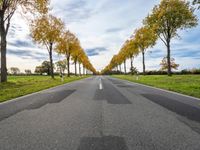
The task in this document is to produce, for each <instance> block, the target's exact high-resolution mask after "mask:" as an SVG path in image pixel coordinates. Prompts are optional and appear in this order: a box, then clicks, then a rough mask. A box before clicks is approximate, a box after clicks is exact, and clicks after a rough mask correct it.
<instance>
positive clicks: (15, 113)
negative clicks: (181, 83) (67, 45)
mask: <svg viewBox="0 0 200 150" xmlns="http://www.w3.org/2000/svg"><path fill="white" fill-rule="evenodd" d="M0 150H200V100H198V99H195V98H190V97H186V96H182V95H179V94H174V93H171V92H166V91H163V90H159V89H154V88H150V87H146V86H143V85H139V84H135V83H130V82H128V81H122V80H118V79H113V78H110V77H98V76H97V77H91V78H87V79H84V80H80V81H76V82H73V83H69V84H66V85H63V86H59V87H56V88H52V89H49V90H45V91H42V92H39V93H36V94H32V95H29V96H25V97H22V98H18V99H15V100H12V101H9V102H6V103H2V104H0Z"/></svg>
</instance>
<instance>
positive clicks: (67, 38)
mask: <svg viewBox="0 0 200 150" xmlns="http://www.w3.org/2000/svg"><path fill="white" fill-rule="evenodd" d="M77 43H78V39H77V38H76V36H75V35H74V34H73V33H71V32H70V31H66V32H64V33H63V34H62V35H61V37H60V38H59V40H58V43H57V45H56V51H57V52H58V53H60V54H64V55H65V56H66V59H67V72H68V77H70V58H71V54H72V52H73V50H74V49H76V48H77Z"/></svg>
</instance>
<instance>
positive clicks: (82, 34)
mask: <svg viewBox="0 0 200 150" xmlns="http://www.w3.org/2000/svg"><path fill="white" fill-rule="evenodd" d="M159 2H160V1H159V0H150V1H147V0H134V1H133V0H123V1H122V0H99V1H94V0H52V1H51V8H52V11H51V13H52V14H54V15H55V16H57V17H60V18H61V19H62V20H63V21H64V22H65V24H66V28H67V29H69V30H71V31H72V32H73V33H75V34H76V35H77V37H78V38H79V39H80V41H81V45H82V47H83V48H84V49H85V51H86V52H87V54H88V56H89V58H90V60H91V62H92V64H93V65H94V67H95V68H96V69H97V70H101V69H103V68H104V67H105V66H106V65H107V64H108V63H109V61H110V59H111V58H112V56H113V55H114V54H117V53H118V51H119V50H120V48H121V46H122V45H123V43H124V41H125V40H126V39H128V38H129V37H130V36H131V34H132V33H133V32H134V30H135V29H136V28H139V27H140V26H142V20H143V19H144V18H145V17H146V16H147V14H148V13H149V12H150V11H151V10H152V8H153V6H154V5H156V4H158V3H159ZM18 12H20V10H18ZM195 13H196V14H197V15H198V16H199V18H200V15H199V14H200V10H199V11H196V12H195ZM27 24H28V23H27V21H26V19H24V18H23V17H22V16H21V15H20V14H19V13H16V14H15V15H14V18H13V20H12V26H11V28H10V32H9V36H8V68H9V67H12V66H14V67H19V68H20V69H21V71H22V72H23V71H24V69H28V68H30V69H32V70H34V68H35V66H36V65H40V64H41V62H42V61H43V60H48V54H47V50H45V48H44V47H42V46H41V45H37V44H35V43H33V42H32V39H31V38H30V36H29V35H30V33H29V26H28V25H27ZM199 24H200V22H199ZM179 35H180V36H181V38H176V39H174V40H173V42H172V47H171V49H172V56H173V57H174V58H175V60H176V62H177V63H178V64H180V68H179V69H180V70H181V69H185V68H187V69H189V68H194V67H198V68H200V61H199V60H200V38H199V36H200V25H199V26H198V27H196V28H193V29H188V30H186V31H180V32H179ZM164 56H166V48H165V46H164V44H163V43H162V42H161V41H158V42H157V44H156V46H155V47H153V48H151V49H148V50H147V52H146V64H147V70H154V69H159V68H160V66H159V64H160V62H161V60H162V58H163V57H164ZM62 58H63V57H62V56H58V55H57V54H54V61H57V60H59V59H62ZM129 64H130V63H129V62H128V67H129ZM134 65H135V66H136V67H137V68H138V69H139V70H141V69H142V58H141V55H139V56H138V57H137V58H136V59H135V61H134ZM72 68H73V67H72Z"/></svg>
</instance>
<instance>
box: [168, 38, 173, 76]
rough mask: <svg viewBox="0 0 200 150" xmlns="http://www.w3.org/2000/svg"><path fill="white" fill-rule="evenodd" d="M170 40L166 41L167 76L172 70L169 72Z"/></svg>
mask: <svg viewBox="0 0 200 150" xmlns="http://www.w3.org/2000/svg"><path fill="white" fill-rule="evenodd" d="M170 52H171V51H170V41H169V40H168V41H167V67H168V68H167V73H168V76H171V75H172V72H171V58H170Z"/></svg>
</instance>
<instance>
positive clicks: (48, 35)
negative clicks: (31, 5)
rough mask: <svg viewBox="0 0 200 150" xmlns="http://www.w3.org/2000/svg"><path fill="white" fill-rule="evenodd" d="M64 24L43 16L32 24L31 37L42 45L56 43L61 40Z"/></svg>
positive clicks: (56, 19)
mask: <svg viewBox="0 0 200 150" xmlns="http://www.w3.org/2000/svg"><path fill="white" fill-rule="evenodd" d="M63 28H64V23H63V22H62V21H61V20H60V19H58V18H56V17H54V16H52V15H43V16H41V17H40V18H38V19H36V20H34V21H33V22H32V24H31V36H32V38H33V40H34V41H35V42H38V43H39V44H42V45H48V44H49V43H55V42H57V41H58V40H59V39H60V35H61V33H62V31H63Z"/></svg>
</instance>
